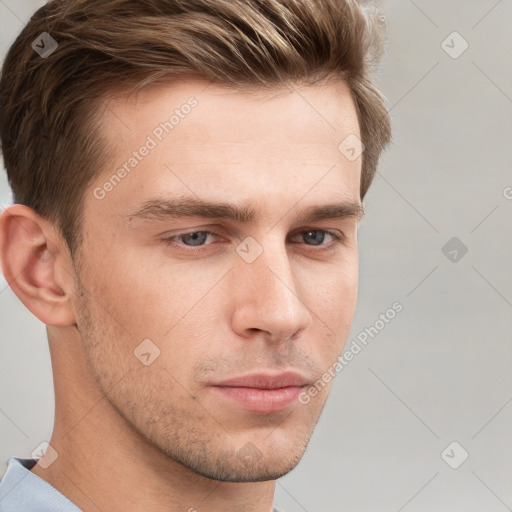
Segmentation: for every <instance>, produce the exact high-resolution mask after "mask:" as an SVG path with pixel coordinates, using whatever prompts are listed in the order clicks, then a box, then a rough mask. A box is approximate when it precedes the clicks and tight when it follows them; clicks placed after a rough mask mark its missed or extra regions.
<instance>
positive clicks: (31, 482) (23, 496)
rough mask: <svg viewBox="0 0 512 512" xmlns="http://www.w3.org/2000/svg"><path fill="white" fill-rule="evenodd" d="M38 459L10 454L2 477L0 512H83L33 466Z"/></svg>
mask: <svg viewBox="0 0 512 512" xmlns="http://www.w3.org/2000/svg"><path fill="white" fill-rule="evenodd" d="M36 463H37V460H36V459H20V458H18V457H10V458H9V459H8V461H7V470H6V472H5V475H4V476H3V478H2V480H1V481H0V512H82V511H81V509H79V508H78V507H77V506H76V505H73V503H71V501H69V500H68V499H67V498H66V497H65V496H64V495H63V494H61V493H60V492H59V491H57V489H55V487H52V486H51V485H50V484H49V483H48V482H46V481H44V480H43V479H42V478H39V477H38V476H37V475H34V473H31V472H30V469H31V468H32V467H33V466H35V465H36Z"/></svg>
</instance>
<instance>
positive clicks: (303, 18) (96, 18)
mask: <svg viewBox="0 0 512 512" xmlns="http://www.w3.org/2000/svg"><path fill="white" fill-rule="evenodd" d="M381 21H382V17H381V16H380V15H379V13H378V12H377V13H375V12H371V11H370V10H369V9H367V8H365V7H363V6H362V5H361V3H360V2H358V1H357V0H144V1H140V0H97V1H94V0H60V1H57V0H54V1H51V2H48V3H47V4H46V5H45V6H44V7H42V8H41V9H39V10H38V11H37V12H36V13H35V14H34V16H33V17H32V18H31V20H30V21H29V23H28V24H27V26H26V27H25V28H24V29H23V31H22V32H21V34H20V35H19V36H18V38H17V39H16V41H15V42H14V44H13V45H12V46H11V48H10V50H9V52H8V54H7V57H6V59H5V62H4V66H3V70H2V78H1V82H0V104H1V116H0V134H1V140H2V150H3V155H4V162H5V167H6V170H7V175H8V178H9V183H10V185H11V188H12V191H13V195H14V202H16V203H21V204H25V205H27V206H30V207H31V208H33V209H34V210H35V211H36V212H37V213H39V214H40V215H41V216H43V217H45V218H47V219H49V220H51V221H52V222H53V223H54V224H55V225H56V226H57V227H58V228H59V230H60V233H61V235H62V236H63V239H64V240H65V241H66V242H67V244H68V246H69V248H70V251H71V254H73V253H74V250H75V249H76V248H77V247H78V246H79V245H80V242H81V238H80V234H81V220H82V217H81V212H82V205H83V196H84V192H85V189H86V188H87V186H88V185H89V184H90V183H91V181H92V180H93V179H94V178H95V177H97V176H98V175H99V174H100V173H101V172H102V171H103V170H104V169H103V168H102V167H103V166H104V164H105V162H106V157H107V153H108V152H107V151H106V149H107V148H106V146H105V141H102V140H101V139H100V137H99V133H98V132H99V129H98V121H99V116H98V112H99V108H98V107H99V106H100V105H101V102H102V100H103V99H104V98H105V97H106V95H107V94H109V93H112V92H114V91H115V90H120V89H121V90H122V89H124V90H129V89H131V88H133V89H138V88H140V87H143V86H145V85H148V84H154V83H165V82H172V81H173V80H176V79H179V78H181V77H184V76H190V77H197V78H200V79H205V80H208V81H212V82H214V83H217V84H223V85H226V86H229V87H233V88H235V89H236V88H240V87H245V86H250V87H252V86H256V87H273V86H280V85H284V84H286V83H287V82H302V83H306V84H309V83H315V82H316V81H319V80H323V79H328V78H330V77H338V78H341V79H343V80H345V81H346V82H347V84H348V85H349V87H350V90H351V92H352V95H353V98H354V101H355V105H356V110H357V114H358V120H359V127H360V132H361V139H362V142H363V144H364V146H365V151H364V153H363V159H362V177H361V198H363V197H364V195H365V194H366V191H367V190H368V187H369V186H370V184H371V182H372V179H373V177H374V174H375V171H376V167H377V163H378V160H379V157H380V154H381V152H382V150H383V149H384V148H385V146H386V145H387V144H388V143H389V142H390V139H391V127H390V118H389V113H388V111H387V109H386V107H385V104H384V100H383V97H382V96H381V94H380V93H379V92H378V90H377V89H376V88H375V87H374V86H373V85H372V83H371V81H370V74H371V71H372V65H373V64H375V63H376V62H378V60H379V58H380V55H381V53H382V44H383V37H382V23H380V22H381ZM42 32H47V33H49V34H50V36H51V37H52V38H53V39H54V40H55V41H57V44H58V47H57V49H56V50H55V51H54V52H53V53H52V54H51V55H47V56H46V58H42V57H41V56H39V55H38V53H36V51H34V50H35V48H34V49H33V46H32V44H33V42H34V41H36V40H38V38H39V37H40V34H41V33H42ZM40 46H41V44H40ZM340 142H341V141H340Z"/></svg>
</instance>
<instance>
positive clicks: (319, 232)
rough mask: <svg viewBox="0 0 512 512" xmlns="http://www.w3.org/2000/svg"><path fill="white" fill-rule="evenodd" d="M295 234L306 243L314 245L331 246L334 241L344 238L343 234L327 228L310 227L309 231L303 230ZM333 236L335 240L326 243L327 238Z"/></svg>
mask: <svg viewBox="0 0 512 512" xmlns="http://www.w3.org/2000/svg"><path fill="white" fill-rule="evenodd" d="M295 236H300V237H302V239H303V240H304V241H305V243H306V245H312V246H324V247H329V246H330V245H332V244H333V243H338V242H342V241H343V240H344V237H343V235H340V234H338V233H336V232H334V231H328V230H325V229H309V230H307V231H301V232H300V233H297V234H296V235H294V237H295ZM326 236H327V237H331V238H332V240H333V242H331V243H327V244H324V243H323V242H324V241H325V238H326Z"/></svg>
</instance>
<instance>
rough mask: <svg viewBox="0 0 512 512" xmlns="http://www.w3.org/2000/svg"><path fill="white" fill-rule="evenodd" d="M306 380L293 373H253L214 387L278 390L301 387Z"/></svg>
mask: <svg viewBox="0 0 512 512" xmlns="http://www.w3.org/2000/svg"><path fill="white" fill-rule="evenodd" d="M308 382H309V381H308V380H307V379H305V378H304V377H303V376H302V375H300V374H299V373H295V372H284V373H279V374H276V375H271V374H267V373H253V374H250V375H243V376H240V377H234V378H232V379H227V380H223V381H222V382H216V383H215V384H214V386H219V387H241V388H257V389H279V388H287V387H290V386H298V387H302V386H305V385H307V384H308Z"/></svg>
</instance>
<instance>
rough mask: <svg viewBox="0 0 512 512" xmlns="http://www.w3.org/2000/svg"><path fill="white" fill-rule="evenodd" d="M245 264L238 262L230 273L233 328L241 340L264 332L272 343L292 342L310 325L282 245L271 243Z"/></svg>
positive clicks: (302, 286) (303, 286)
mask: <svg viewBox="0 0 512 512" xmlns="http://www.w3.org/2000/svg"><path fill="white" fill-rule="evenodd" d="M273 242H274V243H271V242H268V243H266V245H265V247H263V246H262V247H263V252H262V253H261V254H260V256H259V257H258V258H257V259H256V260H255V261H253V262H252V263H248V262H247V261H244V260H243V259H242V258H240V260H239V261H237V262H236V264H235V268H234V269H233V271H232V272H231V279H232V281H231V286H232V293H231V299H232V305H233V310H232V311H233V314H232V328H233V330H234V331H235V332H236V333H237V334H238V335H239V336H241V337H245V338H250V337H254V335H255V332H261V331H262V332H264V333H265V337H267V338H268V339H270V340H271V341H275V342H281V341H285V340H288V339H290V338H291V339H293V338H295V337H296V336H297V335H298V334H299V333H300V332H301V331H303V330H304V329H306V327H307V326H308V325H309V324H310V323H311V321H312V314H311V312H310V309H309V307H308V306H309V305H307V303H305V299H306V297H304V296H303V292H304V290H305V289H306V284H307V283H300V282H297V281H298V279H299V276H298V275H296V273H294V269H293V266H292V264H291V263H290V258H289V256H288V253H287V250H286V247H285V244H284V243H280V242H277V240H274V241H273Z"/></svg>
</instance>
